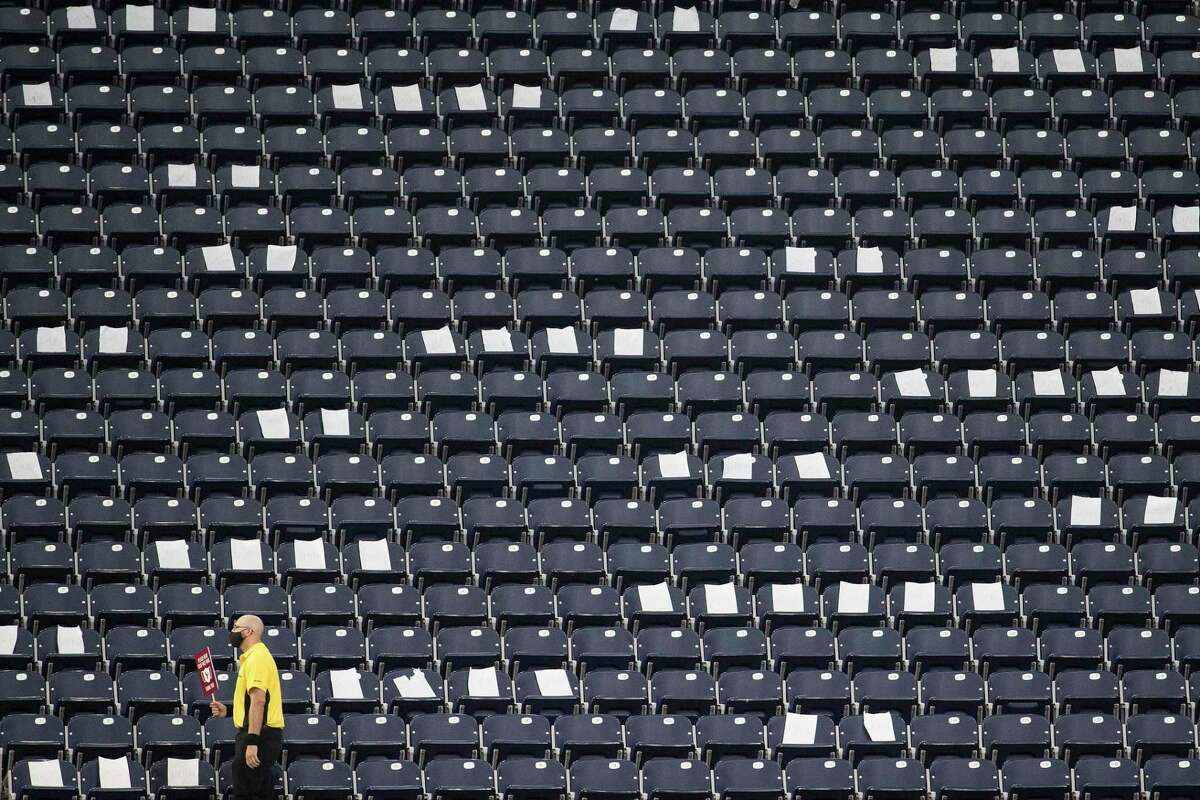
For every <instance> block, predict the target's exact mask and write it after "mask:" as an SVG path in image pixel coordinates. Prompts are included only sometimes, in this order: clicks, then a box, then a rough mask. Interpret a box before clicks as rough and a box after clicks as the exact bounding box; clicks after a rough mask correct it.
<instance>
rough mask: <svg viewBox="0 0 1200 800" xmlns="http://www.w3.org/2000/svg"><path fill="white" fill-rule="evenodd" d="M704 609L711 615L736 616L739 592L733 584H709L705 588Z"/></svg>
mask: <svg viewBox="0 0 1200 800" xmlns="http://www.w3.org/2000/svg"><path fill="white" fill-rule="evenodd" d="M704 608H705V610H707V611H708V613H709V614H736V613H737V612H738V604H737V591H735V590H734V588H733V584H732V583H709V584H705V586H704Z"/></svg>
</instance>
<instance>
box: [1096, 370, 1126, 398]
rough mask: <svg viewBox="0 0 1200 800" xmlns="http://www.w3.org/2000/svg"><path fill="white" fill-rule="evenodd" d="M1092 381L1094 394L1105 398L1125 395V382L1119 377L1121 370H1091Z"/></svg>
mask: <svg viewBox="0 0 1200 800" xmlns="http://www.w3.org/2000/svg"><path fill="white" fill-rule="evenodd" d="M1092 380H1093V381H1095V383H1096V394H1099V395H1104V396H1107V397H1113V396H1116V397H1120V396H1121V395H1124V394H1125V380H1124V379H1123V378H1122V377H1121V370H1119V369H1117V368H1116V367H1109V368H1108V369H1094V370H1092Z"/></svg>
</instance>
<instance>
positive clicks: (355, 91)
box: [330, 83, 363, 111]
mask: <svg viewBox="0 0 1200 800" xmlns="http://www.w3.org/2000/svg"><path fill="white" fill-rule="evenodd" d="M330 89H331V90H332V93H333V107H334V108H338V109H348V110H351V111H357V110H361V109H362V107H363V101H362V90H361V89H360V88H359V87H358V84H357V83H337V84H334V85H333V86H331V87H330Z"/></svg>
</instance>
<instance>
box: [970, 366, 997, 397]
mask: <svg viewBox="0 0 1200 800" xmlns="http://www.w3.org/2000/svg"><path fill="white" fill-rule="evenodd" d="M997 383H998V380H997V377H996V370H994V369H969V370H967V391H969V392H970V393H971V397H995V396H996V384H997Z"/></svg>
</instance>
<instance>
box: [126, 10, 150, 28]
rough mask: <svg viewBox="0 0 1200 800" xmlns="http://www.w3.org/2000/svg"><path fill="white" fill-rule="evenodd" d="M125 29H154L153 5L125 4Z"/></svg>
mask: <svg viewBox="0 0 1200 800" xmlns="http://www.w3.org/2000/svg"><path fill="white" fill-rule="evenodd" d="M125 30H126V31H128V32H130V33H143V32H145V31H152V30H154V6H125Z"/></svg>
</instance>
